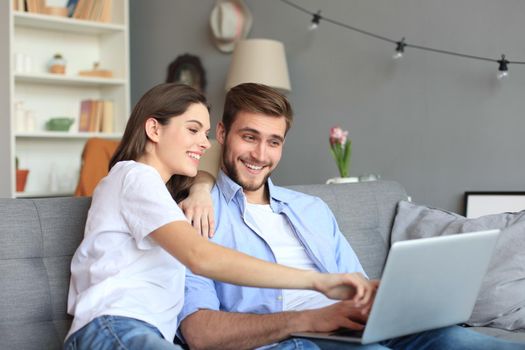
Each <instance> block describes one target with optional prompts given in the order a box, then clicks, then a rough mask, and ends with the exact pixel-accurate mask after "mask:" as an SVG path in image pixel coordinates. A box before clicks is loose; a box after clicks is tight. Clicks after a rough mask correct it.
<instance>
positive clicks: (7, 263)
mask: <svg viewBox="0 0 525 350" xmlns="http://www.w3.org/2000/svg"><path fill="white" fill-rule="evenodd" d="M290 188H292V189H295V190H297V191H301V192H305V193H309V194H311V195H315V196H318V197H320V198H322V199H323V200H324V201H325V202H326V203H327V204H328V205H329V206H330V208H331V209H332V211H333V212H334V214H335V216H336V218H337V221H338V223H339V226H340V229H341V231H342V232H343V233H344V234H345V236H346V237H347V239H348V240H349V241H350V244H351V245H352V247H353V248H354V250H355V252H356V254H357V255H358V257H359V259H360V260H361V263H362V264H363V267H364V269H365V271H366V272H367V274H368V275H369V277H371V278H378V277H379V276H380V274H381V270H382V268H383V264H384V261H385V258H386V254H387V252H388V246H389V241H390V230H391V226H392V223H393V219H394V215H395V210H396V204H397V202H398V201H399V200H401V199H406V193H405V190H404V189H403V188H402V187H401V186H400V185H399V184H397V183H395V182H388V181H376V182H367V183H358V184H341V185H301V186H290ZM89 205H90V198H87V197H67V198H46V199H0V348H2V349H24V350H31V349H61V348H62V342H63V339H64V337H65V335H66V333H67V331H68V330H69V326H70V323H71V317H70V316H68V315H67V310H66V306H67V293H68V288H69V278H70V262H71V258H72V256H73V254H74V252H75V250H76V248H77V247H78V245H79V244H80V241H81V240H82V237H83V235H84V226H85V222H86V217H87V212H88V209H89Z"/></svg>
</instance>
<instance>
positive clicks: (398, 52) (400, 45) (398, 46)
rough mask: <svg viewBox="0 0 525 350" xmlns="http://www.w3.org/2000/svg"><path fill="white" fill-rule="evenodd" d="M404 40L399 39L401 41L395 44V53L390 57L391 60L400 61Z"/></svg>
mask: <svg viewBox="0 0 525 350" xmlns="http://www.w3.org/2000/svg"><path fill="white" fill-rule="evenodd" d="M406 45H407V44H405V38H403V39H401V41H398V42H396V52H394V54H393V55H392V58H393V59H395V60H398V59H400V58H401V57H403V53H404V52H405V46H406Z"/></svg>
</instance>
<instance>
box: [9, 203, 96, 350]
mask: <svg viewBox="0 0 525 350" xmlns="http://www.w3.org/2000/svg"><path fill="white" fill-rule="evenodd" d="M89 205H90V198H87V197H82V198H81V197H76V198H73V197H70V198H46V199H35V200H32V199H0V348H2V349H24V350H31V349H61V348H62V346H63V339H64V337H65V335H66V333H67V331H68V330H69V326H70V323H71V317H70V316H68V315H67V312H66V305H67V293H68V287H69V275H70V272H69V271H70V268H69V265H70V262H71V257H72V255H73V253H74V252H75V250H76V248H77V247H78V245H79V244H80V241H81V239H82V237H83V235H84V226H85V223H86V217H87V212H88V208H89Z"/></svg>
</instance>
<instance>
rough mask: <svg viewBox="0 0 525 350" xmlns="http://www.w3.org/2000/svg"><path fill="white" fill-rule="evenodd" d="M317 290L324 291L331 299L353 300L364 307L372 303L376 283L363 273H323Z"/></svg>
mask: <svg viewBox="0 0 525 350" xmlns="http://www.w3.org/2000/svg"><path fill="white" fill-rule="evenodd" d="M318 282H319V283H318V284H316V285H315V290H317V291H319V292H321V293H323V294H324V295H326V296H327V297H328V298H330V299H336V300H352V301H353V302H354V303H355V306H356V307H363V306H365V305H368V304H369V303H370V300H371V299H372V297H373V294H374V292H375V289H376V288H377V284H376V283H372V282H370V281H369V280H367V279H366V278H365V277H364V276H363V275H362V274H360V273H358V272H356V273H345V274H321V278H320V281H318Z"/></svg>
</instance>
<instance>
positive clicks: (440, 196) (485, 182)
mask: <svg viewBox="0 0 525 350" xmlns="http://www.w3.org/2000/svg"><path fill="white" fill-rule="evenodd" d="M296 1H297V2H298V3H300V4H301V5H302V6H304V7H306V8H308V9H310V10H312V11H316V10H318V9H321V10H322V11H323V12H322V13H323V15H325V16H327V17H329V18H332V19H335V20H339V21H342V22H344V23H347V24H349V25H353V26H356V27H359V28H362V29H365V30H369V31H372V32H374V33H377V34H381V35H384V36H388V37H391V38H394V39H400V38H401V37H403V36H405V37H406V39H407V41H408V42H410V43H413V44H419V45H425V46H430V47H435V48H440V49H444V50H452V51H460V52H464V53H469V54H472V55H478V56H490V57H494V58H499V55H500V54H501V53H505V54H507V57H508V58H509V59H510V60H511V61H512V60H525V45H524V41H523V33H524V29H525V24H524V23H525V22H523V18H525V2H524V1H521V0H501V1H497V2H495V1H492V0H441V1H432V0H328V1H320V0H304V1H300V2H299V1H298V0H296ZM246 3H247V4H248V6H249V7H250V9H251V11H252V14H253V19H254V21H253V27H252V31H251V33H250V36H249V37H251V38H270V39H276V40H280V41H282V42H283V43H284V44H285V47H286V50H287V58H288V64H289V69H290V76H291V81H292V89H293V90H292V92H291V93H290V94H289V98H290V100H291V102H292V104H293V106H294V108H295V114H296V123H295V125H294V127H293V129H292V130H291V132H290V134H289V136H288V139H287V141H286V146H285V152H284V156H283V159H282V161H281V164H280V166H279V169H278V170H277V171H276V172H275V174H274V180H275V181H276V182H277V183H279V184H282V185H291V184H307V183H321V182H324V181H325V180H326V179H327V178H330V177H334V176H337V168H336V166H335V163H334V161H333V160H332V159H331V156H330V153H329V151H328V130H329V128H330V127H331V126H333V125H335V124H340V125H341V126H342V127H343V128H345V129H349V131H350V138H351V139H352V141H353V149H354V151H353V157H352V166H351V175H354V176H358V175H361V174H364V173H379V174H381V175H382V177H383V178H384V179H391V180H396V181H398V182H400V183H401V184H403V185H404V186H405V187H406V188H407V190H408V192H409V193H410V194H411V195H412V197H413V199H414V201H416V202H418V203H422V204H427V205H430V206H434V207H441V208H445V209H449V210H453V211H462V198H463V192H464V191H468V190H525V164H524V161H523V155H522V153H523V152H522V150H523V149H525V137H523V134H524V130H525V118H524V114H525V96H524V92H525V65H510V67H509V70H510V76H509V78H508V79H507V80H506V81H504V82H500V81H498V80H497V79H496V72H497V64H496V63H491V62H483V61H474V60H469V59H464V58H458V57H451V56H445V55H439V54H431V53H428V52H423V51H417V50H414V49H407V52H406V54H405V57H404V58H403V59H402V60H400V61H394V60H392V58H391V56H392V53H393V51H394V45H391V44H389V43H386V42H383V41H379V40H376V39H373V38H369V37H365V36H363V35H361V34H359V33H355V32H352V31H349V30H346V29H343V28H340V27H336V26H334V25H332V24H330V23H327V22H321V25H320V27H319V29H318V30H317V31H314V32H309V31H308V30H307V27H308V24H309V21H310V18H309V17H308V16H307V15H306V14H304V13H302V12H299V11H297V10H295V9H293V8H291V7H289V6H288V5H286V4H284V3H282V2H280V1H277V0H267V1H262V0H260V1H255V0H247V1H246ZM213 4H214V1H213V0H199V1H192V0H154V1H142V0H131V7H130V16H131V83H132V85H131V93H132V102H133V103H135V102H136V101H137V100H138V98H140V96H141V95H142V94H143V93H144V92H145V91H146V90H147V89H148V88H150V87H151V86H152V85H154V84H156V83H159V82H162V81H163V80H164V79H165V75H166V67H167V65H168V64H169V63H170V62H171V60H173V59H174V58H175V57H176V56H177V55H179V54H183V53H186V52H188V53H192V54H196V55H198V56H200V57H201V60H202V62H203V64H204V66H205V68H206V70H207V78H208V89H207V92H208V96H209V99H210V101H211V103H212V105H213V111H212V114H213V116H212V119H213V122H216V121H217V119H218V117H219V116H220V113H221V109H222V99H223V98H224V88H223V85H224V80H225V75H226V71H227V69H228V63H229V59H230V55H226V54H222V53H220V52H219V51H218V50H217V49H216V48H215V47H214V46H213V44H212V42H211V39H210V32H209V26H208V20H209V14H210V11H211V9H212V7H213Z"/></svg>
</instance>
